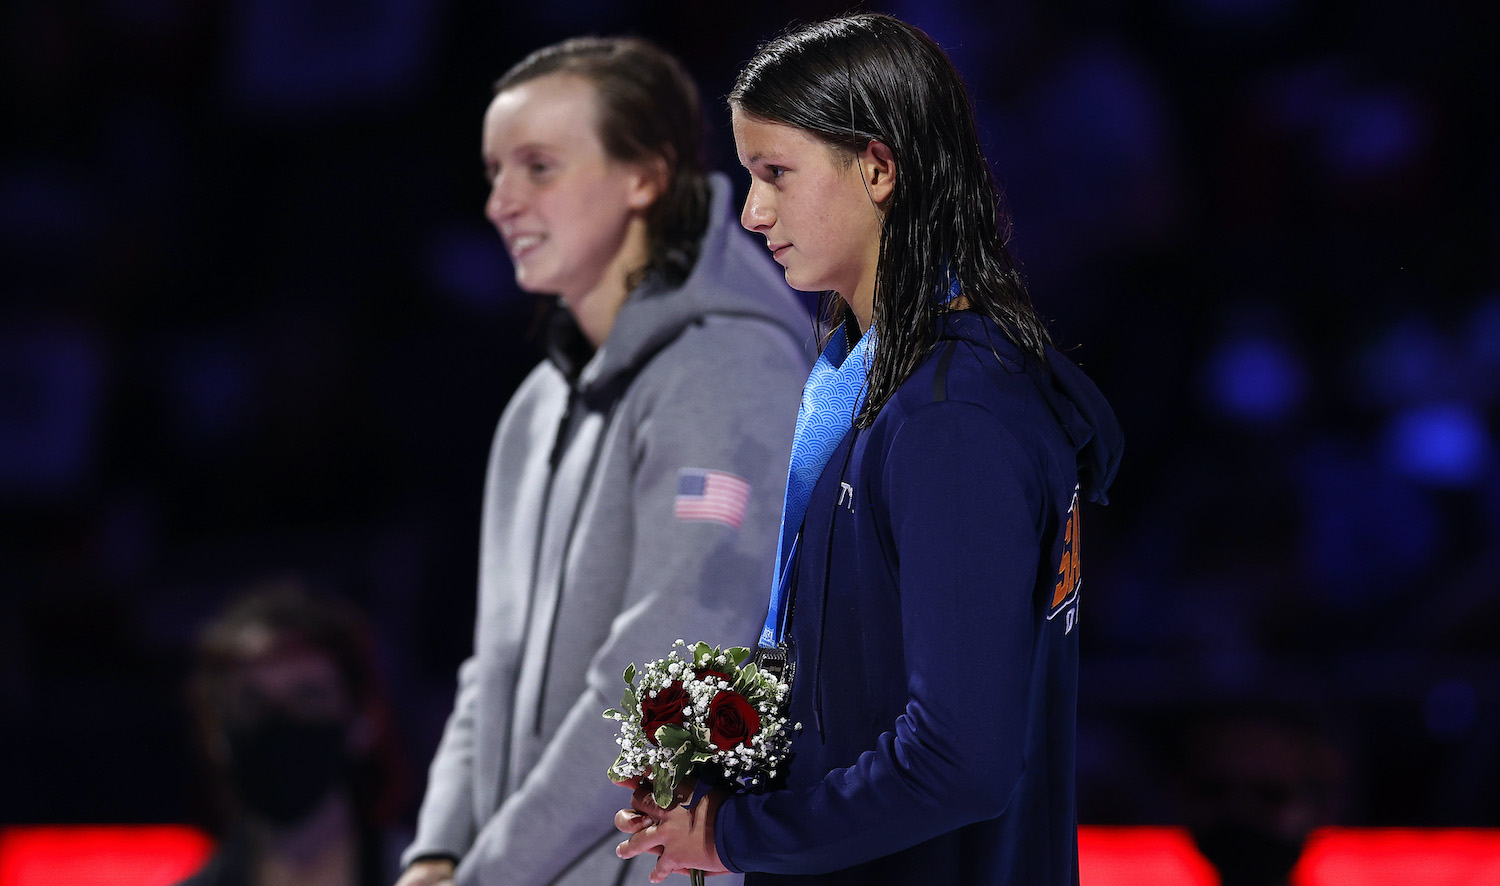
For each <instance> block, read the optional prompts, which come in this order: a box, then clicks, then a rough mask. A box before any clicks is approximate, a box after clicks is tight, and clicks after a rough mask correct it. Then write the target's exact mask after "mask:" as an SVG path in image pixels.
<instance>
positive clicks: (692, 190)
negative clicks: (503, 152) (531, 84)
mask: <svg viewBox="0 0 1500 886" xmlns="http://www.w3.org/2000/svg"><path fill="white" fill-rule="evenodd" d="M548 74H572V75H575V76H578V77H582V78H584V79H586V80H588V81H589V82H590V83H592V84H593V86H594V91H595V94H596V95H597V97H598V101H597V107H598V120H597V121H596V126H597V127H598V136H599V141H600V142H601V143H602V144H603V145H604V150H605V151H606V152H607V153H608V154H609V156H610V158H611V159H613V160H617V161H619V162H622V163H649V162H652V161H654V160H656V159H657V158H661V159H662V160H665V161H666V165H667V182H666V187H665V188H663V189H662V194H661V196H660V197H658V198H657V200H656V202H655V203H653V204H651V207H650V209H648V210H647V211H646V228H647V259H646V265H645V267H644V268H640V269H638V270H637V271H636V272H634V273H633V274H632V275H631V277H630V279H629V281H627V286H628V287H629V288H632V289H633V288H634V287H635V286H636V285H638V284H639V283H640V282H641V281H642V280H643V279H644V278H645V277H647V276H649V275H652V274H659V275H660V276H661V278H662V279H663V282H665V283H666V284H667V285H668V286H676V285H678V284H680V283H682V281H683V280H686V279H687V276H688V274H690V273H691V272H692V270H693V263H694V262H696V261H697V259H698V240H699V238H700V237H701V236H702V234H703V230H704V227H705V226H706V225H707V223H708V193H709V189H708V180H707V178H705V177H704V171H703V109H702V106H701V105H700V104H699V101H698V87H697V86H696V85H695V84H694V83H693V78H692V77H690V76H688V73H687V71H685V70H684V69H683V67H682V65H681V63H679V62H678V61H677V59H675V58H673V57H672V56H671V55H669V54H668V53H667V52H665V51H664V50H662V49H660V48H658V47H657V46H655V45H654V44H652V43H649V42H647V41H645V40H642V39H640V38H638V37H574V38H572V39H570V40H564V41H563V42H561V43H555V44H553V45H551V46H546V47H543V48H542V49H538V50H536V51H535V52H533V53H531V54H530V55H528V56H526V58H524V59H522V60H521V61H520V62H517V63H516V65H515V66H514V67H512V68H511V69H510V70H509V71H506V72H505V75H504V76H503V77H501V78H500V79H499V80H497V81H495V94H496V95H499V94H500V93H502V92H504V91H505V90H507V89H510V88H511V87H513V86H519V85H520V84H522V83H525V82H526V81H528V80H534V79H536V78H538V77H544V76H546V75H548Z"/></svg>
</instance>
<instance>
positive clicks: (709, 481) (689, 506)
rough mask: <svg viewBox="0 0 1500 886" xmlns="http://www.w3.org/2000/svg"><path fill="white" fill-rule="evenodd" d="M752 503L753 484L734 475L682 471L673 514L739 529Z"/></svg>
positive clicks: (721, 472) (715, 472) (692, 469)
mask: <svg viewBox="0 0 1500 886" xmlns="http://www.w3.org/2000/svg"><path fill="white" fill-rule="evenodd" d="M749 504H750V484H749V483H747V482H746V481H744V480H742V479H740V478H739V477H736V476H735V475H733V474H727V473H725V472H723V471H710V470H705V469H704V468H683V469H682V471H681V472H680V473H678V475H677V500H676V501H675V502H673V504H672V513H673V514H674V515H675V516H676V517H677V519H679V520H711V521H713V522H715V523H722V524H724V525H725V526H728V527H729V528H730V529H739V528H740V524H741V523H743V522H745V508H746V507H747V506H748V505H749Z"/></svg>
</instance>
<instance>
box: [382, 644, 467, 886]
mask: <svg viewBox="0 0 1500 886" xmlns="http://www.w3.org/2000/svg"><path fill="white" fill-rule="evenodd" d="M478 672H479V662H478V661H477V660H476V659H475V658H474V657H472V656H470V657H469V659H468V660H467V661H465V662H464V663H463V665H462V666H461V667H459V669H458V697H457V699H456V700H455V701H454V704H453V713H451V714H450V715H449V716H448V723H447V725H446V726H445V727H444V728H443V738H442V740H441V741H440V742H439V743H438V748H437V753H436V754H435V755H434V756H433V758H432V766H431V767H430V768H429V770H428V775H427V785H428V787H427V793H426V795H425V796H424V797H423V798H422V809H421V811H420V812H419V813H418V815H417V836H416V840H415V841H414V842H413V843H412V845H411V846H410V847H408V848H407V849H406V851H405V852H403V853H401V865H402V867H405V866H407V865H409V864H411V863H412V861H413V860H415V859H417V858H421V857H422V856H427V855H448V856H452V857H453V858H462V857H463V855H464V853H465V852H466V851H468V848H469V844H471V843H472V842H473V841H474V833H475V827H474V802H473V796H474V794H473V789H472V786H471V784H470V781H471V779H472V778H473V768H474V766H473V764H474V705H475V701H476V700H477V698H478V696H479V689H480V687H479V685H478V683H479V680H478Z"/></svg>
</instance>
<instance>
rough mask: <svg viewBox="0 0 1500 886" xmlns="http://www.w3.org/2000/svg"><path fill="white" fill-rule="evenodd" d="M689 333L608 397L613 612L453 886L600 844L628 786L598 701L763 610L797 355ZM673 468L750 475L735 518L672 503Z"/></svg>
mask: <svg viewBox="0 0 1500 886" xmlns="http://www.w3.org/2000/svg"><path fill="white" fill-rule="evenodd" d="M697 332H698V334H697V335H696V336H695V337H694V340H693V341H690V342H689V341H684V342H679V343H678V344H674V346H673V347H674V348H680V351H679V352H678V353H676V354H670V355H669V354H667V353H663V354H662V355H660V356H659V357H658V359H657V360H656V361H654V362H653V363H652V364H651V365H650V366H649V367H648V368H647V370H645V371H644V372H643V373H642V374H641V376H639V377H638V378H637V379H636V381H635V383H634V384H633V386H632V389H631V391H630V393H629V394H628V395H627V397H628V401H627V403H625V404H623V405H622V407H621V409H622V410H626V413H625V415H624V419H625V421H627V422H628V423H629V428H630V432H631V434H632V440H631V444H630V445H631V458H632V461H633V465H634V473H633V500H632V502H631V505H630V508H631V513H630V515H629V517H628V518H626V517H624V515H622V520H623V519H628V520H629V522H630V524H631V527H630V530H629V531H631V532H633V540H632V544H631V552H630V557H631V563H630V567H629V573H628V579H627V586H626V589H625V595H624V600H623V606H622V608H621V611H620V612H619V613H618V615H617V616H616V617H615V619H614V621H613V623H612V625H611V626H610V630H609V634H608V636H607V638H606V640H605V642H604V644H603V645H602V647H601V648H600V649H599V650H598V652H597V653H596V654H594V656H593V657H592V659H591V660H590V662H589V667H588V682H587V688H586V690H585V691H584V692H583V694H582V695H580V696H579V697H578V698H577V699H575V700H574V701H573V703H572V705H571V707H570V709H569V711H568V714H567V715H566V717H565V718H564V720H563V722H562V725H561V726H560V727H559V729H558V731H557V733H556V734H555V735H554V737H553V738H552V740H551V741H550V742H549V744H548V746H547V748H546V750H545V751H544V752H543V754H542V756H541V758H540V759H539V760H538V762H537V764H536V765H535V766H534V767H533V768H532V769H531V771H530V772H529V773H528V774H527V776H526V778H525V780H524V781H523V782H522V783H521V784H520V785H519V786H518V788H517V790H516V791H515V792H514V793H512V794H511V795H510V796H509V797H508V798H507V799H506V800H505V801H504V802H503V803H502V805H501V807H500V809H499V810H498V811H497V812H496V814H495V815H494V816H493V817H492V818H491V819H490V820H489V821H488V822H487V823H485V825H484V826H483V827H482V828H481V830H480V833H479V836H478V838H477V840H476V841H475V843H474V846H473V849H472V850H471V851H470V852H469V853H468V855H466V856H465V858H464V860H463V863H462V864H461V865H460V867H459V870H458V875H457V882H458V884H459V886H472V884H478V883H505V884H507V886H541V884H546V883H549V882H551V881H553V880H554V879H555V878H556V877H557V876H558V875H559V874H560V873H561V872H563V871H564V870H566V868H567V867H568V866H569V865H570V864H572V863H574V862H576V861H577V860H578V859H579V858H580V857H581V856H582V855H583V854H585V853H587V852H589V851H590V850H593V849H594V848H596V847H598V846H600V845H601V844H602V843H603V842H605V841H610V842H611V844H612V842H613V841H614V840H615V839H616V838H617V837H618V833H617V832H616V831H615V829H614V826H613V816H614V813H615V811H616V810H618V809H620V808H621V807H622V806H625V805H628V803H629V795H628V794H627V793H626V792H625V791H624V790H622V789H621V788H618V787H616V786H614V785H613V784H611V783H610V782H609V780H608V779H607V778H606V776H605V770H606V769H607V768H608V767H609V765H610V764H611V763H612V762H614V759H615V757H616V756H617V754H618V753H619V747H618V745H616V744H615V736H616V734H617V726H616V724H614V723H612V722H611V721H608V720H605V719H604V718H603V716H602V714H603V712H604V709H605V708H607V707H612V706H616V705H618V703H619V695H620V691H621V689H622V688H623V684H622V683H621V680H620V675H621V673H622V672H623V671H624V670H625V667H626V665H628V664H630V663H632V662H636V663H641V662H644V661H647V660H650V659H654V658H660V657H661V656H663V655H665V654H666V653H667V652H668V650H669V649H670V648H671V645H672V643H673V641H674V640H676V639H678V638H682V639H684V640H687V641H688V642H689V643H692V642H696V641H697V640H705V641H707V642H710V643H715V644H726V645H748V644H750V643H752V642H753V641H754V638H755V636H756V632H757V631H758V629H759V626H760V623H761V620H762V618H764V616H765V606H766V597H767V593H768V589H769V584H770V575H771V560H772V559H773V557H774V551H775V544H776V542H775V538H776V532H777V528H778V522H779V518H780V513H781V500H782V495H783V490H784V484H785V480H786V464H787V458H788V454H789V451H790V444H791V437H792V430H793V425H794V424H795V421H796V410H797V406H798V402H799V392H800V391H801V386H802V381H803V379H804V378H805V375H806V366H805V364H803V363H801V362H799V361H798V360H797V359H796V358H794V357H789V356H788V349H786V348H782V347H778V346H777V345H776V344H774V343H769V342H767V343H762V342H760V341H759V339H758V337H755V336H754V335H753V334H752V336H751V337H750V338H751V340H750V341H746V340H745V338H746V336H745V333H744V331H743V327H741V330H740V331H739V332H738V333H735V332H734V330H733V329H732V328H731V329H729V330H727V331H725V333H724V334H725V336H726V337H724V338H722V339H720V338H716V333H715V330H713V329H708V330H704V329H699V330H698V331H697ZM730 333H733V334H734V335H735V336H736V337H737V338H738V341H735V340H734V339H731V338H728V337H727V336H728V335H729V334H730ZM777 335H778V336H780V334H779V333H777ZM781 337H784V336H781ZM726 353H727V354H731V355H735V356H734V358H733V359H726V358H725V356H724V355H725V354H726ZM668 357H670V358H671V359H670V360H668V359H667V358H668ZM684 468H689V469H692V468H701V469H708V470H718V471H724V472H727V473H732V474H735V475H736V476H738V477H740V478H742V479H744V480H745V481H747V482H748V483H749V484H750V497H749V502H748V504H747V511H746V514H745V517H744V520H743V522H742V524H741V526H740V527H739V528H738V529H735V528H732V527H731V526H729V525H726V524H723V523H719V522H713V521H699V520H681V519H678V518H677V517H676V516H675V515H674V500H675V498H676V496H677V492H678V480H679V475H680V472H681V471H682V470H683V469H684Z"/></svg>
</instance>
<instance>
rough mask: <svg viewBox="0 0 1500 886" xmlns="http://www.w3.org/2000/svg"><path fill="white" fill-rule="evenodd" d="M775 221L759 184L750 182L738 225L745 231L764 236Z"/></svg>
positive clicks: (774, 215)
mask: <svg viewBox="0 0 1500 886" xmlns="http://www.w3.org/2000/svg"><path fill="white" fill-rule="evenodd" d="M775 221H776V214H775V213H774V212H772V211H771V206H770V204H769V203H768V202H767V200H766V197H765V194H764V193H763V192H762V190H761V188H760V183H759V182H751V184H750V192H749V193H748V194H746V195H745V208H744V209H743V210H742V211H741V212H740V225H741V226H742V227H744V229H745V230H747V231H754V232H756V233H760V234H764V233H765V232H766V231H767V230H768V229H770V227H771V225H772V224H774V223H775Z"/></svg>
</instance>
